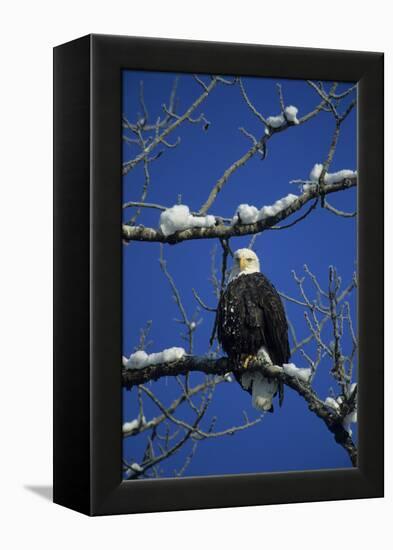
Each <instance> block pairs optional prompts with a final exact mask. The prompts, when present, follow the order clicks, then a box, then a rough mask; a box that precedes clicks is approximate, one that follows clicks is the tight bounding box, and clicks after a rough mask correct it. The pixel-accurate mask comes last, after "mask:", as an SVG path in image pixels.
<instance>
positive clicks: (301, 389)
mask: <svg viewBox="0 0 393 550" xmlns="http://www.w3.org/2000/svg"><path fill="white" fill-rule="evenodd" d="M257 370H258V371H260V372H263V374H265V375H266V376H268V377H270V378H274V379H276V380H278V381H281V382H282V383H284V384H285V385H286V386H289V387H290V388H292V389H293V390H294V391H296V393H297V394H298V395H300V396H301V397H303V399H304V400H305V401H306V402H307V405H308V408H309V409H310V411H311V412H313V413H314V414H316V415H317V416H318V417H319V418H320V419H321V420H323V422H324V423H325V425H326V426H327V428H328V429H329V431H331V432H332V433H333V435H334V438H335V441H336V442H337V443H338V444H339V445H341V446H342V447H343V448H344V449H345V450H346V451H347V453H348V455H349V457H350V459H351V462H352V464H353V465H354V466H356V464H357V449H356V446H355V444H354V442H353V440H352V438H351V437H350V435H349V433H348V432H347V431H346V430H345V429H344V427H343V424H342V423H343V420H344V414H345V413H344V414H339V413H338V412H336V411H334V410H333V409H331V408H330V407H328V406H327V405H326V404H325V403H324V402H323V401H321V400H320V399H319V398H318V396H317V394H316V393H315V392H314V390H313V389H312V388H311V386H310V385H309V384H307V383H305V382H302V381H301V380H299V379H298V378H295V377H293V376H290V375H288V374H286V373H285V372H284V370H283V369H282V368H281V367H277V366H275V365H270V364H266V363H262V362H261V360H260V359H259V360H258V359H257V360H254V361H252V362H250V363H249V366H248V367H247V372H253V371H257ZM189 372H203V373H205V374H215V375H224V374H227V373H230V372H235V373H238V374H244V369H242V368H239V367H238V366H237V365H236V364H234V363H232V362H231V361H230V360H229V359H228V358H227V357H220V358H219V359H209V358H207V357H195V356H188V357H185V358H184V359H181V360H180V361H177V362H174V363H162V364H160V365H154V366H150V367H145V368H143V369H123V371H122V379H123V387H125V388H128V389H130V388H131V387H132V386H134V385H140V384H143V383H145V382H148V381H149V380H158V379H159V378H162V377H163V376H178V375H179V374H186V373H189ZM347 408H348V407H347ZM345 412H347V411H345Z"/></svg>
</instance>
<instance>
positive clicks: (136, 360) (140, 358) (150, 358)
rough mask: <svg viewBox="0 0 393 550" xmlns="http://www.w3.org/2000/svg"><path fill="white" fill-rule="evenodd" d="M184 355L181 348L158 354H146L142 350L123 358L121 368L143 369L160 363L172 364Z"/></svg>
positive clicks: (165, 350) (166, 350) (169, 349)
mask: <svg viewBox="0 0 393 550" xmlns="http://www.w3.org/2000/svg"><path fill="white" fill-rule="evenodd" d="M185 354H186V352H185V350H184V349H183V348H176V347H173V348H168V349H164V350H163V351H160V352H158V353H150V354H148V353H146V352H145V351H143V350H138V351H136V352H135V353H133V354H131V355H130V357H129V358H128V359H127V358H126V357H123V367H125V368H126V369H131V370H132V369H143V368H145V367H150V366H152V365H159V364H160V363H172V362H173V361H178V360H179V359H181V358H182V357H184V355H185Z"/></svg>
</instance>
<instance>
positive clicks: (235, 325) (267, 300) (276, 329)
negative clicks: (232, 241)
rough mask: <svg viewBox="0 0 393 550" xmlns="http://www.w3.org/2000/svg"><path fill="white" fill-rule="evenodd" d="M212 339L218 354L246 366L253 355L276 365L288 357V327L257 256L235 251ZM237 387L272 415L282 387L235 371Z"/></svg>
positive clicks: (278, 297) (259, 374) (280, 304)
mask: <svg viewBox="0 0 393 550" xmlns="http://www.w3.org/2000/svg"><path fill="white" fill-rule="evenodd" d="M216 323H217V336H218V340H219V342H220V344H221V346H222V349H223V350H224V352H225V353H226V354H227V355H228V357H229V358H230V359H231V360H232V361H234V362H235V363H237V364H238V365H239V366H242V367H244V368H247V364H248V362H249V361H250V359H251V358H253V357H258V356H261V355H263V356H264V358H265V360H266V361H267V362H270V363H272V364H273V365H279V366H282V365H283V364H284V363H288V361H289V357H290V351H289V344H288V324H287V320H286V317H285V311H284V307H283V304H282V302H281V298H280V296H279V294H278V292H277V290H276V289H275V288H274V286H273V285H272V283H271V282H270V281H269V279H268V278H267V277H265V275H263V274H262V273H261V272H260V269H259V260H258V257H257V255H256V254H255V253H254V252H253V251H252V250H250V249H248V248H242V249H240V250H237V251H236V252H235V254H234V264H233V267H232V270H231V273H230V276H229V279H228V284H227V287H226V289H225V291H224V292H223V294H222V296H221V298H220V301H219V304H218V309H217V319H216ZM235 376H236V379H237V381H238V382H239V383H240V385H241V386H242V388H243V389H244V390H246V391H248V392H249V393H250V394H251V395H252V403H253V405H254V407H256V408H257V409H260V410H262V411H270V412H273V404H272V403H273V397H274V396H275V395H276V393H277V391H279V393H280V402H281V398H282V386H279V384H278V383H277V382H276V381H275V380H269V379H268V378H266V377H265V376H263V375H262V373H261V372H258V371H257V372H245V373H244V374H238V373H235Z"/></svg>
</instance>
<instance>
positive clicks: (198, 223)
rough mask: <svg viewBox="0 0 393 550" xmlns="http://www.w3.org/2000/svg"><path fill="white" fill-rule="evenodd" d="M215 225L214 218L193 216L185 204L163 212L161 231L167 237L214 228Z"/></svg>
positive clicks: (210, 216)
mask: <svg viewBox="0 0 393 550" xmlns="http://www.w3.org/2000/svg"><path fill="white" fill-rule="evenodd" d="M215 224H216V218H215V217H214V216H212V215H208V216H193V215H192V214H191V212H190V209H189V207H188V206H186V205H185V204H176V205H174V206H172V208H168V209H167V210H165V211H164V212H162V214H161V216H160V230H161V232H162V233H163V235H165V236H166V237H168V236H169V235H173V234H174V233H176V232H177V231H182V230H184V229H190V228H194V227H213V226H214V225H215Z"/></svg>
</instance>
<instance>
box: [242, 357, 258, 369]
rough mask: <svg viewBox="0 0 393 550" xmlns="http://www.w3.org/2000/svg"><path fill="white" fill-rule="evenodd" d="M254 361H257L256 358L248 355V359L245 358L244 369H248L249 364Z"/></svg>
mask: <svg viewBox="0 0 393 550" xmlns="http://www.w3.org/2000/svg"><path fill="white" fill-rule="evenodd" d="M253 359H255V357H254V356H253V355H247V357H246V358H245V360H244V363H243V369H246V368H248V364H249V362H250V361H252V360H253Z"/></svg>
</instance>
